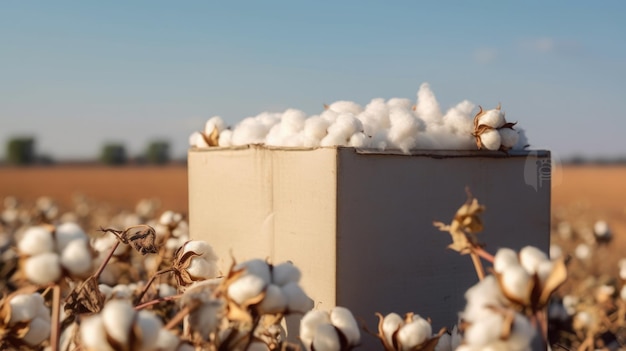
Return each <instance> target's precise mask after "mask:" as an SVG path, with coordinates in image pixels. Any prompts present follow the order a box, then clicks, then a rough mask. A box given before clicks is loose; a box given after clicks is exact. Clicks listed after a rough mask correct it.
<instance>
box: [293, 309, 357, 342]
mask: <svg viewBox="0 0 626 351" xmlns="http://www.w3.org/2000/svg"><path fill="white" fill-rule="evenodd" d="M300 340H301V341H302V343H303V345H304V347H305V349H306V350H326V351H333V350H337V351H339V350H351V349H352V348H354V347H356V346H357V345H359V343H360V342H361V332H360V331H359V327H358V325H357V323H356V320H355V319H354V316H353V315H352V313H351V312H350V310H348V309H347V308H345V307H339V306H337V307H335V308H333V309H332V310H330V312H327V311H321V310H315V311H310V312H308V313H307V314H305V315H304V317H302V320H301V321H300Z"/></svg>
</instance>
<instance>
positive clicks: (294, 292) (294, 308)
mask: <svg viewBox="0 0 626 351" xmlns="http://www.w3.org/2000/svg"><path fill="white" fill-rule="evenodd" d="M282 289H283V293H284V294H285V296H286V297H287V309H289V311H290V312H300V313H305V312H306V311H309V310H310V309H312V308H313V300H311V299H310V298H309V297H308V296H307V294H306V293H305V292H304V290H302V287H300V285H298V283H296V282H290V283H287V284H285V286H283V288H282Z"/></svg>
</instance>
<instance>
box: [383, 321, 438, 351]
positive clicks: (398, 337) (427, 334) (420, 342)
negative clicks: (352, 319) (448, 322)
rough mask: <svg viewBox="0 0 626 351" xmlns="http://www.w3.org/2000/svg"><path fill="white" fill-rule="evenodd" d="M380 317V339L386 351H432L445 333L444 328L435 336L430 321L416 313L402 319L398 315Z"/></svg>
mask: <svg viewBox="0 0 626 351" xmlns="http://www.w3.org/2000/svg"><path fill="white" fill-rule="evenodd" d="M376 315H377V316H378V335H377V337H378V339H379V340H380V341H381V342H382V344H383V347H384V348H385V350H386V351H408V350H411V351H432V350H434V349H435V347H436V345H437V343H438V342H439V338H440V337H441V336H442V335H443V334H444V333H445V330H446V329H445V328H442V329H441V330H440V331H439V333H437V334H435V335H433V329H432V326H431V325H430V321H428V320H426V319H424V318H422V317H421V316H419V315H417V314H414V313H407V314H406V315H405V316H404V318H401V317H400V316H399V315H398V314H397V313H389V314H388V315H386V316H384V317H383V315H382V314H380V313H377V314H376Z"/></svg>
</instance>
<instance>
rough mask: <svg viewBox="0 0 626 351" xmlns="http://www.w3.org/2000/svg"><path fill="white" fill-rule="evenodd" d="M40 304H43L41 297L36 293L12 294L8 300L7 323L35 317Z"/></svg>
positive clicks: (25, 320) (26, 320) (11, 323)
mask: <svg viewBox="0 0 626 351" xmlns="http://www.w3.org/2000/svg"><path fill="white" fill-rule="evenodd" d="M40 304H41V305H43V298H42V297H41V295H39V294H38V293H33V294H19V295H16V296H13V298H12V299H11V300H10V301H9V306H11V316H10V317H9V324H10V325H13V324H15V323H19V322H28V321H30V320H31V319H33V318H35V317H36V316H37V313H38V312H39V305H40ZM44 307H45V305H44Z"/></svg>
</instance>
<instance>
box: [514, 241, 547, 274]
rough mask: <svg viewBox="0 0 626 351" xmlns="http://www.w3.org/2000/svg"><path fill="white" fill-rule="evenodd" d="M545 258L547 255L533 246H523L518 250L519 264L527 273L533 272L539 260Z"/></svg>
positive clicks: (541, 260)
mask: <svg viewBox="0 0 626 351" xmlns="http://www.w3.org/2000/svg"><path fill="white" fill-rule="evenodd" d="M547 260H548V256H547V255H546V254H545V253H544V252H543V251H541V250H539V249H538V248H536V247H534V246H525V247H523V248H522V249H521V250H520V252H519V261H520V264H521V265H522V267H524V269H525V270H526V272H528V273H529V274H535V273H536V272H537V268H538V267H539V265H540V264H541V262H543V261H547Z"/></svg>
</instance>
